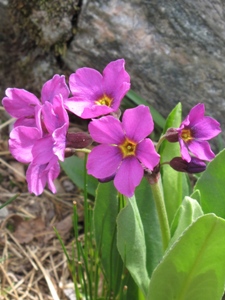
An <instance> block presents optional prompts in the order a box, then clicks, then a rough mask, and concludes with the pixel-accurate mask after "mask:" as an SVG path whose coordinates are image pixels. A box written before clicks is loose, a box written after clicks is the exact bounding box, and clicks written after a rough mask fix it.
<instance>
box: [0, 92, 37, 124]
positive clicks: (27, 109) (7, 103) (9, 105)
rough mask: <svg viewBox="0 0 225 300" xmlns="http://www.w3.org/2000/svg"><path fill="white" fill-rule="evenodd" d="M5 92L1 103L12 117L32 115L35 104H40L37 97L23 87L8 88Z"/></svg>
mask: <svg viewBox="0 0 225 300" xmlns="http://www.w3.org/2000/svg"><path fill="white" fill-rule="evenodd" d="M5 93H6V96H7V97H4V98H3V100H2V105H3V106H4V108H5V110H6V111H7V112H8V113H9V114H10V115H11V116H12V117H14V118H23V117H29V116H34V113H35V106H40V101H39V100H38V98H37V97H36V96H35V95H34V94H32V93H30V92H28V91H26V90H24V89H17V88H8V89H7V90H6V92H5Z"/></svg>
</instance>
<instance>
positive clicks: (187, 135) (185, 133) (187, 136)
mask: <svg viewBox="0 0 225 300" xmlns="http://www.w3.org/2000/svg"><path fill="white" fill-rule="evenodd" d="M181 138H182V140H183V141H185V142H186V143H187V142H189V141H191V140H192V139H193V137H192V135H191V130H190V129H182V130H181Z"/></svg>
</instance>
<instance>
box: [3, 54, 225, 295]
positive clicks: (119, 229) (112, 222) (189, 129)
mask: <svg viewBox="0 0 225 300" xmlns="http://www.w3.org/2000/svg"><path fill="white" fill-rule="evenodd" d="M129 89H130V76H129V74H128V73H127V71H126V70H125V61H124V59H119V60H116V61H112V62H110V63H109V64H108V65H107V66H106V67H105V69H104V70H103V73H102V74H101V73H99V72H98V71H97V70H94V69H91V68H80V69H78V70H76V72H75V73H73V74H71V75H70V77H69V86H67V84H66V81H65V77H64V76H60V75H55V76H54V77H53V78H52V79H51V80H49V81H48V82H46V83H45V84H44V86H43V88H42V91H41V99H40V100H39V99H38V98H37V97H36V96H35V95H33V94H32V93H30V92H28V91H26V90H23V89H16V88H9V89H7V90H6V97H5V98H4V99H3V101H2V104H3V106H4V107H5V109H6V111H7V112H8V113H9V114H10V115H11V116H12V117H14V118H16V119H17V120H16V121H15V123H14V128H13V129H12V131H11V133H10V138H9V149H10V151H11V153H12V155H13V156H14V157H15V159H17V160H18V161H20V162H22V163H27V164H29V166H28V169H27V173H26V177H27V182H28V189H29V191H30V192H31V193H34V194H35V195H40V194H41V193H42V192H43V190H44V188H45V185H46V184H48V187H49V189H50V190H51V191H52V192H53V193H55V192H56V188H55V185H54V179H56V178H57V177H58V176H59V173H60V164H59V161H60V162H61V165H62V166H63V168H64V170H66V171H67V173H69V174H71V173H76V169H71V165H70V164H68V165H66V157H68V156H72V155H74V154H75V153H76V151H82V152H85V153H88V158H87V173H88V174H90V175H92V176H94V177H95V178H97V179H98V180H99V184H98V188H97V191H96V198H95V208H94V212H93V219H91V220H89V221H90V223H91V224H92V222H93V224H94V234H95V240H96V251H97V252H96V251H95V252H96V253H97V254H98V255H99V259H100V260H101V264H102V268H103V270H104V271H103V274H104V277H105V281H106V286H107V287H106V290H105V291H103V292H102V294H101V295H99V294H98V293H99V288H98V285H97V284H96V283H98V281H96V280H95V283H93V282H92V281H91V279H90V278H91V276H87V281H88V283H87V284H86V283H85V284H84V285H81V286H84V291H80V287H79V286H78V285H75V291H76V295H77V297H81V294H82V293H85V297H86V298H87V299H100V297H101V299H103V298H104V299H137V300H138V299H150V300H165V299H168V300H172V299H173V300H174V299H176V300H184V299H187V300H189V299H191V300H200V299H204V300H212V299H213V300H220V299H221V298H222V296H223V292H224V285H225V256H224V251H225V234H224V233H225V220H224V218H225V213H224V215H223V213H221V214H220V213H219V216H218V211H221V210H222V211H225V208H224V207H225V203H224V197H225V191H224V184H225V174H224V172H225V171H224V168H223V163H221V162H224V159H225V151H224V150H222V151H221V152H220V153H219V154H218V155H215V154H214V153H213V151H212V150H211V148H210V145H209V143H208V141H209V140H210V139H212V138H214V137H216V136H217V135H218V134H219V133H220V132H221V129H220V124H219V123H218V122H217V121H216V120H214V119H213V118H211V117H209V116H205V106H204V104H202V103H199V104H197V105H196V106H194V107H193V108H192V109H191V110H190V112H189V114H188V115H187V117H186V118H185V119H184V121H181V104H178V105H177V106H176V107H175V108H174V110H173V111H172V112H171V114H170V115H169V116H168V118H167V122H166V125H165V128H163V132H164V134H162V135H161V137H160V139H159V141H158V142H156V141H154V142H153V141H152V140H151V139H150V134H151V133H152V132H153V130H154V122H153V119H152V116H151V112H150V109H149V107H147V106H145V105H138V106H137V107H134V108H129V109H126V110H125V111H124V112H123V114H122V117H121V119H120V117H119V116H120V104H121V101H122V99H123V98H124V96H125V95H126V93H127V92H128V90H129ZM67 111H70V113H74V114H75V115H77V116H78V117H80V118H83V119H90V122H89V126H88V131H89V133H84V132H79V133H71V132H70V131H69V117H68V113H67ZM92 141H94V144H93V145H92V147H91V150H90V149H87V148H86V147H88V146H89V145H90V144H91V142H92ZM69 159H71V157H70V158H69ZM187 173H189V174H194V173H200V175H198V178H199V179H198V181H197V183H196V185H195V186H194V187H192V188H191V187H190V186H191V185H190V181H189V177H188V176H187V175H186V174H187ZM215 178H217V181H216V180H215ZM168 179H169V180H168ZM210 182H214V183H215V184H213V185H212V186H211V191H212V193H207V192H206V191H207V189H208V188H209V186H210ZM171 184H172V193H173V195H171V194H168V191H171ZM84 186H85V187H86V181H85V184H84ZM168 187H169V188H168ZM212 194H213V195H214V197H215V198H216V200H215V199H212V198H211V195H212ZM214 197H213V198H214ZM170 199H176V200H177V201H175V202H174V203H170V201H171V200H170ZM214 203H215V205H214ZM171 204H172V206H173V211H172V210H170V209H171V207H172V206H171ZM202 204H203V205H202ZM87 215H88V216H89V215H90V214H87ZM87 215H86V216H87ZM168 216H170V219H168ZM91 228H92V227H91V226H89V225H87V226H86V225H85V237H86V238H87V237H88V234H87V233H88V232H87V230H90V231H91V230H92V231H91V233H93V229H91ZM75 232H77V231H76V229H75ZM75 235H76V234H75ZM92 245H93V243H92V242H91V243H90V244H89V243H87V242H85V245H84V251H83V250H82V252H81V253H82V255H83V258H84V261H85V271H86V272H87V273H88V268H87V261H88V257H89V255H90V254H88V253H89V252H88V249H89V248H90V247H92ZM79 247H80V246H79V243H77V251H78V250H79V249H80V248H79ZM92 254H93V251H92ZM69 264H71V260H69ZM70 266H71V265H70ZM75 269H76V268H72V267H70V270H72V271H71V272H72V273H73V272H74V270H75ZM91 270H93V267H92V266H91ZM96 270H97V269H96ZM78 277H79V276H78ZM85 278H86V276H83V277H82V278H81V279H80V280H81V281H85ZM73 279H74V280H75V281H76V276H73ZM87 287H88V288H87ZM93 291H94V292H93ZM93 293H94V294H93Z"/></svg>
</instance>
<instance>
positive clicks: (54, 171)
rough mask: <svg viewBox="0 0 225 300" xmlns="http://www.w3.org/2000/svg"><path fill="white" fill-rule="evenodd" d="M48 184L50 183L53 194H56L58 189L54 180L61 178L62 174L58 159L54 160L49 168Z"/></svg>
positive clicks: (49, 186)
mask: <svg viewBox="0 0 225 300" xmlns="http://www.w3.org/2000/svg"><path fill="white" fill-rule="evenodd" d="M46 170H47V171H48V173H47V182H48V188H49V189H50V191H52V193H56V187H55V185H54V180H55V179H56V178H57V177H58V176H59V173H60V165H59V162H58V159H57V157H55V159H52V160H51V161H50V162H49V164H48V166H47V169H46Z"/></svg>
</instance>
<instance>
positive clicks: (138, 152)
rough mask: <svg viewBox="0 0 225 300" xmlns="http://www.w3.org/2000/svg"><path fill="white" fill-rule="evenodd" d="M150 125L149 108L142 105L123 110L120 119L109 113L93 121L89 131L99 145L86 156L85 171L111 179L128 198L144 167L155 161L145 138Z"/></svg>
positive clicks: (151, 149)
mask: <svg viewBox="0 0 225 300" xmlns="http://www.w3.org/2000/svg"><path fill="white" fill-rule="evenodd" d="M153 127H154V124H153V120H152V116H151V114H150V111H149V108H148V107H146V106H144V105H140V106H138V107H136V108H131V109H127V110H126V111H125V112H124V115H123V119H122V122H120V121H119V120H118V119H116V118H114V117H113V116H105V117H102V118H100V119H96V120H93V121H92V122H91V123H90V124H89V132H90V134H91V137H92V139H93V140H94V141H96V142H98V143H100V144H101V145H98V146H96V147H95V148H94V149H93V150H92V151H91V153H90V154H89V156H88V162H87V170H88V173H89V174H91V175H93V176H94V177H96V178H98V179H100V180H104V179H106V178H114V185H115V187H116V188H117V189H118V191H119V192H120V193H122V194H124V195H126V196H128V197H131V196H132V195H133V194H134V190H135V187H136V186H138V185H139V183H140V181H141V179H142V177H143V175H144V170H153V168H154V167H155V166H156V165H157V164H158V163H159V155H158V154H157V153H156V151H155V148H154V145H153V143H152V141H151V140H150V139H149V138H146V137H147V136H148V135H149V134H150V133H151V132H152V130H153Z"/></svg>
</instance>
